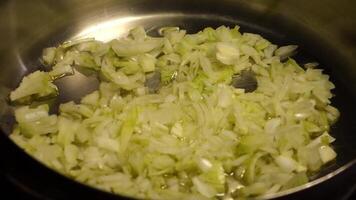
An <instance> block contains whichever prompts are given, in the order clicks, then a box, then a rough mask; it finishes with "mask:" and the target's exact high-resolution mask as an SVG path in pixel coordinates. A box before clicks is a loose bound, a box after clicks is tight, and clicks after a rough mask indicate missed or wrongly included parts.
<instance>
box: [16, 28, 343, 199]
mask: <svg viewBox="0 0 356 200" xmlns="http://www.w3.org/2000/svg"><path fill="white" fill-rule="evenodd" d="M160 33H161V37H150V36H148V35H146V32H145V30H144V29H143V28H142V27H137V28H135V29H132V30H131V31H130V33H129V35H128V36H127V37H125V38H119V39H115V40H112V41H110V42H108V43H103V42H100V41H96V40H94V39H82V40H76V41H71V42H66V43H64V44H62V45H59V46H58V47H51V48H47V49H45V50H44V51H43V57H42V61H43V64H44V66H45V68H44V69H45V70H43V71H35V72H33V73H30V74H28V75H27V76H25V77H24V78H23V80H22V82H21V83H20V85H19V87H18V88H17V89H16V90H14V91H13V92H12V93H11V95H10V99H11V101H13V102H14V104H15V105H16V107H15V117H16V121H17V123H16V125H15V127H14V130H13V133H12V134H11V135H10V137H11V138H12V139H13V140H14V141H15V142H16V143H17V144H18V145H19V146H20V147H22V148H23V149H24V150H25V151H26V152H28V153H29V154H31V155H33V156H34V157H35V158H37V159H38V160H40V161H42V162H43V163H44V164H46V165H47V166H49V167H51V168H54V169H55V170H57V171H59V172H60V173H62V174H64V175H66V176H68V177H71V178H73V179H75V180H77V181H79V182H82V183H86V184H89V185H91V186H93V187H96V188H100V189H103V190H105V191H109V192H113V193H117V194H120V195H127V196H131V197H135V198H144V199H147V198H148V199H192V200H193V199H194V200H196V199H214V198H219V199H226V200H228V199H243V198H246V197H254V196H264V195H268V194H273V193H277V192H279V191H282V190H287V189H289V188H293V187H296V186H299V185H302V184H305V183H307V182H308V181H309V178H308V177H309V175H310V174H313V173H315V172H316V171H318V170H319V169H320V168H321V167H322V166H323V165H324V164H326V163H329V162H331V161H332V160H334V159H335V157H336V153H335V151H334V150H333V149H332V148H331V146H330V144H331V143H332V142H333V141H334V138H333V137H332V136H330V135H329V133H328V132H329V129H330V126H331V125H332V124H333V123H334V122H335V121H336V120H337V118H338V116H339V112H338V110H337V109H336V108H334V107H333V106H331V105H330V98H331V97H332V93H331V89H333V88H334V85H333V84H332V83H331V82H330V81H329V77H328V76H327V75H325V74H323V73H322V70H321V69H317V68H316V64H315V63H308V64H306V65H305V66H300V65H298V63H297V62H296V61H294V60H293V59H292V58H290V56H292V55H293V53H295V50H296V48H297V47H296V46H295V45H288V46H282V47H279V48H278V47H277V46H276V45H274V44H272V43H270V42H269V41H267V40H266V39H264V38H263V37H261V36H260V35H257V34H252V33H240V32H239V27H238V26H236V27H234V28H227V27H225V26H221V27H219V28H217V29H213V28H205V29H204V30H202V31H200V32H198V33H195V34H187V33H186V31H185V30H180V29H179V28H176V27H165V28H162V29H161V30H160ZM80 69H85V70H89V71H91V72H92V73H94V74H96V75H97V78H98V79H99V81H100V86H99V88H98V89H97V90H96V91H94V92H92V93H90V94H87V95H86V96H84V97H83V98H82V99H81V101H80V102H77V103H75V102H73V101H71V102H64V103H62V104H61V105H60V106H59V109H58V110H59V111H58V113H56V114H54V113H49V105H48V104H46V103H45V102H46V100H48V99H51V98H55V97H56V96H57V95H58V92H61V91H58V89H57V86H56V81H55V80H57V79H59V78H62V77H64V76H70V75H72V74H74V73H80V72H78V71H80ZM244 72H246V73H247V72H248V73H249V74H250V76H253V77H252V81H253V80H254V81H255V83H254V84H255V86H256V87H255V88H253V89H252V90H251V89H248V88H245V87H244V84H245V86H246V85H247V86H248V85H249V84H251V83H249V82H248V81H251V80H247V79H243V78H242V84H240V86H239V85H234V84H232V82H233V81H234V79H236V78H241V76H242V75H243V74H244ZM250 79H251V78H250ZM244 81H247V83H245V82H244ZM240 82H241V80H240Z"/></svg>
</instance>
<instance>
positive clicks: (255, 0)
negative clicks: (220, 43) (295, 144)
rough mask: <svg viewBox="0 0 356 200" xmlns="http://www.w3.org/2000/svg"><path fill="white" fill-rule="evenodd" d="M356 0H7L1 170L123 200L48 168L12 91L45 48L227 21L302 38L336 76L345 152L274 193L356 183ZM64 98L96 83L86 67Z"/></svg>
mask: <svg viewBox="0 0 356 200" xmlns="http://www.w3.org/2000/svg"><path fill="white" fill-rule="evenodd" d="M355 11H356V1H351V0H339V1H333V0H311V1H307V0H264V1H262V0H249V1H247V0H219V1H216V0H102V1H95V0H61V1H55V0H31V1H28V0H12V1H7V0H3V1H1V2H0V36H1V37H0V38H1V41H0V127H1V133H0V161H1V162H0V163H1V164H0V173H1V174H2V175H3V176H4V177H6V179H7V180H9V181H10V182H11V183H12V184H15V185H16V186H17V187H18V188H21V189H22V190H23V191H25V192H27V193H28V194H29V195H31V196H33V197H36V198H38V199H75V198H79V199H84V198H87V199H120V198H122V199H123V198H125V197H119V196H116V195H113V194H109V193H106V192H102V191H99V190H96V189H93V188H90V187H88V186H85V185H83V184H80V183H77V182H75V181H72V180H70V179H68V178H66V177H64V176H61V175H59V174H57V173H56V172H54V171H52V170H51V169H48V168H47V167H45V166H44V165H42V164H40V163H39V162H38V161H36V160H35V159H33V158H32V157H31V156H29V155H27V154H26V153H24V152H23V151H22V150H21V149H20V148H18V147H17V146H16V145H15V144H14V143H13V142H12V141H11V140H10V139H9V138H8V137H7V135H8V134H9V133H10V132H11V128H12V125H13V123H14V119H13V117H12V108H11V106H10V105H9V103H8V95H9V92H10V91H11V90H13V89H14V88H16V86H17V85H18V84H19V82H20V80H21V79H22V77H23V76H24V75H26V74H28V73H30V72H32V71H34V70H36V69H39V68H40V66H41V64H40V62H39V59H38V58H39V57H40V55H41V51H42V49H43V48H45V47H48V46H56V45H58V44H59V43H61V42H63V41H65V40H68V39H71V38H80V37H93V36H94V37H96V39H99V40H104V41H107V40H110V39H112V38H114V37H119V36H123V35H125V34H126V33H127V31H128V29H130V28H132V27H135V26H138V25H142V26H144V27H145V28H146V30H149V33H150V34H151V35H155V34H157V29H159V28H160V27H162V26H179V27H181V28H183V29H186V30H188V32H191V33H193V32H196V31H198V30H201V29H202V28H204V27H207V26H211V27H218V26H220V25H226V26H234V25H235V24H238V25H240V26H241V30H242V31H243V32H254V33H258V34H261V35H262V36H264V37H265V38H267V39H269V40H270V41H272V42H273V43H276V44H279V45H284V44H297V45H299V52H298V54H297V55H296V56H295V58H296V60H297V61H298V62H299V63H306V62H310V61H317V62H319V63H320V64H321V66H322V68H323V69H324V72H325V73H327V74H329V75H330V77H331V81H332V82H333V83H335V85H336V89H335V90H334V91H333V92H334V94H335V97H334V98H333V99H332V102H333V105H334V106H336V107H337V108H338V109H339V110H340V112H341V117H340V119H339V121H338V122H337V123H336V124H335V125H334V126H333V127H332V130H331V134H332V135H333V136H335V137H336V142H335V144H334V147H335V149H336V152H338V157H337V160H336V161H335V162H334V163H332V164H330V165H328V166H326V167H324V168H323V169H322V170H321V172H320V173H318V174H317V175H315V176H314V177H312V179H313V180H312V181H311V182H310V183H308V184H306V185H303V186H300V187H297V188H294V189H291V190H288V191H284V192H281V193H278V194H276V195H273V196H271V197H270V198H275V199H311V198H323V199H334V197H333V196H332V195H333V194H336V193H340V192H342V193H343V195H342V196H344V197H345V198H347V197H348V194H346V193H344V192H346V191H348V190H342V189H346V188H353V189H354V188H355V185H356V166H355V165H356V148H355V146H356V122H355V120H354V115H355V113H356V112H355V111H356V101H355V97H356V81H355V80H356V12H355ZM57 84H58V86H59V89H60V91H61V95H60V97H59V99H58V102H57V103H60V102H66V101H69V100H78V99H79V98H80V97H81V96H83V95H84V94H87V93H89V92H90V91H93V90H94V89H95V88H96V87H97V81H96V80H95V79H93V78H90V77H89V78H88V77H85V76H83V75H81V74H80V73H77V75H75V76H73V77H68V78H64V79H61V81H59V82H58V83H57Z"/></svg>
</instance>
